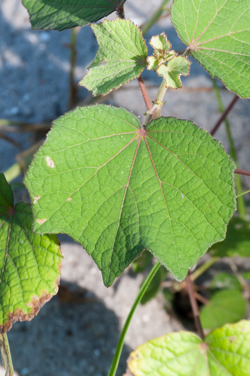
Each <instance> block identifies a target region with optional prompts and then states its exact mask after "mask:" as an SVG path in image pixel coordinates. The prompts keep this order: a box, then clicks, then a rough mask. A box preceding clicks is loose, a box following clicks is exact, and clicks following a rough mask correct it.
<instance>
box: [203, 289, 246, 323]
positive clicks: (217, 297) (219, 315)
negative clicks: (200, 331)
mask: <svg viewBox="0 0 250 376" xmlns="http://www.w3.org/2000/svg"><path fill="white" fill-rule="evenodd" d="M246 310H247V302H246V300H245V299H244V298H243V296H242V293H241V292H240V291H237V290H223V291H219V292H217V293H216V294H214V295H213V296H212V298H211V299H210V302H209V303H208V304H207V305H206V306H204V307H203V308H202V309H201V313H200V316H201V323H202V326H203V328H204V329H210V330H211V329H216V328H219V327H220V326H222V325H224V324H226V323H235V322H237V321H239V320H242V319H244V318H245V316H246Z"/></svg>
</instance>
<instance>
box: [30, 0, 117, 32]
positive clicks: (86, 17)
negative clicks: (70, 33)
mask: <svg viewBox="0 0 250 376" xmlns="http://www.w3.org/2000/svg"><path fill="white" fill-rule="evenodd" d="M123 2H124V1H122V0H70V1H69V0H23V5H24V6H25V7H26V8H27V10H28V12H29V15H30V22H31V24H32V27H33V29H36V30H37V29H47V30H48V29H49V30H50V29H55V30H64V29H69V28H72V27H75V26H85V25H88V24H89V23H91V22H96V21H98V20H100V19H101V18H103V17H106V16H108V15H109V14H110V13H113V12H114V11H115V10H117V8H118V7H119V5H121V4H122V3H123Z"/></svg>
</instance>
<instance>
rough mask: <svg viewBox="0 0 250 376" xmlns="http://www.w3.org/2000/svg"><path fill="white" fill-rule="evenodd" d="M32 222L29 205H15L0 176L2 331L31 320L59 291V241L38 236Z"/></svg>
mask: <svg viewBox="0 0 250 376" xmlns="http://www.w3.org/2000/svg"><path fill="white" fill-rule="evenodd" d="M36 199H38V198H36ZM32 221H33V217H32V213H31V208H30V205H28V204H25V203H23V202H20V203H18V204H16V205H15V206H14V199H13V194H12V191H11V188H10V186H9V184H8V183H7V181H6V180H5V178H4V175H3V174H0V270H1V273H0V274H1V276H0V332H3V331H4V332H6V331H7V330H9V329H10V328H11V326H12V324H13V323H14V322H16V321H18V320H20V321H23V320H31V319H32V318H33V317H34V316H35V315H36V314H37V313H38V312H39V310H40V308H41V307H42V306H43V305H44V304H45V303H46V302H47V301H48V300H50V299H51V298H52V296H53V295H55V294H56V293H57V290H58V283H59V278H60V268H61V259H62V255H61V251H60V244H59V241H58V239H57V237H56V236H55V235H35V234H34V233H33V232H32V229H31V226H32Z"/></svg>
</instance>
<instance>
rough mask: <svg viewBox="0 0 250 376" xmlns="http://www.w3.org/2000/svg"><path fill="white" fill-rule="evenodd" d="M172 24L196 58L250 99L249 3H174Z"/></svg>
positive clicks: (213, 0) (228, 0)
mask: <svg viewBox="0 0 250 376" xmlns="http://www.w3.org/2000/svg"><path fill="white" fill-rule="evenodd" d="M172 22H173V24H174V26H175V28H176V30H177V32H178V34H179V36H180V38H181V40H182V41H183V42H184V43H185V44H186V45H187V46H188V48H189V50H190V52H191V53H192V56H193V57H194V58H195V59H196V60H198V61H199V63H200V64H202V65H203V66H204V68H205V69H206V70H207V71H208V72H209V73H210V74H211V75H212V76H214V77H218V78H219V79H220V80H221V81H222V82H223V83H224V84H225V85H226V86H227V88H228V89H229V90H231V91H233V92H235V93H236V94H237V95H239V96H240V97H242V98H249V97H250V49H249V44H250V28H249V25H250V8H249V1H248V0H241V1H235V0H211V1H209V5H208V1H207V0H193V1H190V0H174V3H173V6H172Z"/></svg>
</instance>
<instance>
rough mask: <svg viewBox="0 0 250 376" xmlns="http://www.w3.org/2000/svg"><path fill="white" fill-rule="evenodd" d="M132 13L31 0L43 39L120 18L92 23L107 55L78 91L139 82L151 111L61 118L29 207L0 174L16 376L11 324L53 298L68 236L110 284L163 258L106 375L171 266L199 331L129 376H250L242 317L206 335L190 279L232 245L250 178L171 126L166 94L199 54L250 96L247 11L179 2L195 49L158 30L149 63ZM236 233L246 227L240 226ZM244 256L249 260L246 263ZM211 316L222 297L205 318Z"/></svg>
mask: <svg viewBox="0 0 250 376" xmlns="http://www.w3.org/2000/svg"><path fill="white" fill-rule="evenodd" d="M167 3H168V2H167V1H164V2H163V4H162V5H161V7H160V8H159V11H157V12H156V14H155V15H154V16H153V20H154V21H153V22H155V21H156V20H157V19H158V18H159V17H160V15H161V13H162V12H163V10H164V6H166V4H167ZM124 4H125V0H122V1H121V0H120V1H119V0H112V1H111V0H71V1H67V0H52V1H50V2H48V1H46V0H23V5H24V6H25V7H26V8H27V9H28V12H29V15H30V21H31V24H32V27H33V28H34V29H49V30H50V29H55V30H64V29H68V28H73V27H76V26H85V25H87V24H89V23H93V22H96V21H98V20H100V19H101V18H103V17H106V16H107V15H109V14H111V13H112V12H115V11H116V12H117V14H118V18H117V19H116V20H115V21H107V20H105V21H104V22H101V23H98V24H91V27H92V29H93V32H94V33H95V35H96V38H97V41H98V44H99V50H98V52H97V55H96V57H95V60H94V61H93V62H92V64H91V65H90V67H89V72H88V73H87V75H86V76H85V77H84V78H83V79H82V80H81V81H80V85H82V86H85V87H86V88H87V89H88V90H89V91H91V92H92V93H93V95H94V96H100V95H102V96H103V95H106V94H108V93H109V92H111V91H112V90H117V89H118V88H119V87H121V86H122V85H124V84H126V83H127V82H128V81H130V80H133V79H137V80H138V83H139V86H140V88H141V90H142V94H143V98H144V100H145V105H146V109H147V112H146V114H145V118H144V120H143V122H142V123H140V121H139V120H138V118H137V117H136V116H135V115H133V114H131V113H130V112H128V111H127V110H126V109H124V108H115V107H112V106H106V105H94V106H87V107H78V108H77V109H75V110H73V111H70V112H68V113H67V114H65V115H64V116H62V117H60V118H59V119H57V120H55V121H54V123H53V128H52V130H51V131H50V132H49V133H48V137H47V140H46V142H45V143H44V145H43V146H42V147H41V148H40V150H39V151H38V152H37V153H36V155H35V157H34V160H33V162H32V163H31V165H30V168H29V170H28V172H27V174H26V177H25V185H26V187H27V189H28V191H29V194H30V198H31V207H30V205H28V204H24V203H18V204H16V205H14V202H13V201H14V200H13V193H12V190H11V188H10V186H9V184H8V183H7V181H6V180H5V178H4V175H1V178H0V179H1V185H0V238H1V250H2V252H1V259H0V260H1V270H2V272H1V284H0V299H1V306H0V326H1V333H2V336H1V341H2V345H1V348H2V357H3V362H4V365H5V367H6V370H7V371H6V372H7V375H13V365H12V362H11V356H10V350H9V346H8V339H7V335H6V332H7V331H8V330H9V329H10V328H11V326H12V324H13V323H14V322H15V321H17V320H21V321H22V320H30V319H32V318H33V317H34V315H35V314H37V313H38V311H39V309H40V308H41V306H42V305H43V304H44V303H45V302H46V301H48V300H49V299H50V298H51V297H52V296H53V295H54V294H56V292H57V289H58V279H59V275H60V265H61V258H62V256H61V252H60V246H59V242H58V240H57V238H56V236H55V235H53V234H58V233H64V234H68V235H69V236H71V237H72V238H73V239H74V240H76V241H77V242H79V243H81V244H82V246H83V247H84V249H85V250H86V251H87V252H88V254H90V255H91V256H92V258H93V260H94V261H95V263H96V264H97V267H98V268H99V269H100V270H101V272H102V276H103V281H104V284H105V285H106V286H107V287H108V286H111V285H112V283H113V282H114V280H115V279H116V278H117V277H119V275H120V274H121V273H122V272H123V271H124V270H125V269H126V268H127V267H128V266H129V265H130V264H131V263H133V261H134V260H135V259H136V258H138V257H139V256H140V255H141V254H142V252H144V251H145V250H148V251H150V252H151V253H152V254H153V255H154V256H155V257H156V258H157V260H158V261H157V262H156V263H155V264H154V266H153V268H152V270H151V271H150V273H149V275H148V277H147V278H146V280H145V281H144V283H143V284H142V286H141V289H140V291H139V294H138V296H137V298H136V300H135V302H134V305H133V307H132V309H131V311H130V314H129V316H128V318H127V321H126V323H125V326H124V328H123V330H122V333H121V337H120V340H119V343H118V346H117V350H116V353H115V356H114V359H113V363H112V365H111V368H110V371H109V376H114V375H115V374H116V370H117V366H118V363H119V359H120V355H121V351H122V347H123V343H124V338H125V334H126V331H127V329H128V326H129V323H130V321H131V318H132V316H133V313H134V311H135V309H136V307H137V305H138V304H139V303H140V301H141V300H142V298H143V296H144V294H145V293H146V291H147V289H148V287H149V285H150V283H151V282H152V280H153V278H154V276H155V275H156V274H157V273H158V271H159V270H160V268H162V267H163V268H166V269H168V270H169V271H171V273H172V274H173V276H174V278H175V279H176V280H177V281H179V282H180V284H179V286H180V285H181V284H182V285H181V286H182V287H183V286H184V285H185V288H187V290H188V292H189V296H190V302H191V306H192V309H193V315H194V319H195V323H196V327H197V332H198V335H196V334H194V333H191V332H179V333H171V334H166V335H165V336H163V337H161V338H157V339H154V340H152V341H149V342H147V343H146V344H144V345H142V346H140V347H139V348H138V349H137V350H135V351H134V352H132V353H131V356H130V358H129V360H128V371H127V372H128V373H129V374H131V375H134V376H155V375H161V376H183V375H187V376H188V375H193V376H201V375H204V376H205V375H206V376H209V375H211V376H224V375H225V376H227V375H232V376H248V375H250V345H249V343H250V324H249V322H248V321H244V320H243V321H240V322H238V323H235V321H238V319H237V318H238V316H234V317H232V318H231V319H230V320H231V321H230V323H228V324H226V325H224V326H222V327H218V325H219V323H221V321H220V320H219V318H218V317H219V316H220V314H218V313H217V316H216V317H217V318H218V322H216V323H215V322H214V323H213V324H212V325H210V323H208V324H207V322H208V321H206V320H207V317H208V316H209V315H210V313H209V312H211V311H208V313H206V311H205V313H202V320H200V315H199V311H198V306H197V302H196V299H195V291H194V288H193V284H192V282H193V280H194V279H195V278H197V275H196V276H195V273H196V272H197V271H194V273H191V271H190V268H192V267H193V266H194V265H195V263H196V262H197V261H198V260H199V259H200V257H201V256H203V255H204V254H205V253H206V252H207V251H208V249H210V248H211V246H213V245H214V244H216V243H218V242H222V241H223V240H224V239H225V237H226V231H227V226H228V223H229V221H230V219H231V218H232V216H233V214H234V212H235V210H236V197H237V196H236V191H235V187H234V185H235V182H234V177H235V174H237V173H238V174H240V173H242V174H245V175H249V173H248V172H247V171H243V170H240V169H238V166H237V165H235V163H236V160H235V157H234V155H233V159H234V161H233V160H232V159H231V157H230V156H229V155H228V154H227V153H226V152H225V150H224V149H223V147H222V145H221V144H220V143H219V142H218V141H217V140H215V139H214V138H213V137H212V136H211V135H210V134H209V133H207V132H206V131H204V130H203V129H200V128H198V127H197V126H196V125H195V124H193V123H192V122H191V121H188V120H180V119H177V118H171V117H167V118H166V117H162V116H161V109H162V106H163V105H164V95H165V93H166V91H167V90H168V89H169V88H171V89H178V88H181V87H182V82H181V77H182V76H189V71H190V65H191V61H190V60H189V57H194V58H195V59H196V60H197V61H198V62H199V63H200V64H201V65H202V66H203V67H204V68H205V69H206V70H207V71H208V72H209V73H210V75H211V76H213V77H217V78H219V79H220V80H221V81H222V82H223V83H224V85H225V86H226V88H227V89H228V90H230V91H232V92H234V93H235V94H236V96H237V97H241V98H249V97H250V69H249V67H250V49H249V45H250V29H249V25H250V7H249V4H250V3H249V0H238V1H236V0H212V1H209V2H208V1H207V0H193V1H190V0H174V2H173V4H172V7H171V20H172V23H173V25H174V27H175V29H176V31H177V33H178V35H179V37H180V39H181V41H182V42H183V43H184V44H185V45H186V49H185V51H184V53H183V54H178V53H177V51H174V50H173V49H172V45H171V41H169V40H168V38H167V35H165V33H161V34H160V35H155V36H153V37H152V39H151V40H150V45H151V46H152V48H153V54H152V55H151V56H148V50H147V47H146V43H145V40H144V37H143V33H142V31H141V30H140V29H139V28H138V27H137V26H136V25H135V24H134V23H133V22H132V21H130V20H127V19H125V12H124ZM157 17H158V18H157ZM144 69H148V70H152V71H154V72H155V74H156V75H158V76H160V77H161V78H162V83H161V85H160V87H159V90H158V94H157V96H156V98H155V100H154V101H153V102H151V101H150V99H149V97H148V94H147V90H146V87H145V84H144V82H143V79H142V77H141V74H142V72H143V70H144ZM235 102H236V99H234V103H235ZM232 106H233V104H232V105H231V108H232ZM231 108H229V109H228V111H227V112H226V113H225V114H224V115H223V116H224V117H222V118H221V119H220V122H219V124H217V128H218V126H219V125H220V124H221V123H222V122H223V120H224V119H225V117H226V115H227V113H228V112H229V111H230V109H231ZM217 128H216V129H217ZM238 187H240V181H239V180H238V185H237V184H236V188H237V189H238ZM237 193H238V194H239V195H241V193H242V192H239V191H238V192H237ZM241 200H242V196H241ZM241 202H244V201H241ZM31 210H32V213H33V216H32V213H31ZM242 210H243V209H242ZM242 210H240V209H239V213H240V216H241V218H240V219H239V218H236V217H235V218H234V219H233V220H234V221H235V220H236V221H242V222H241V224H242V226H248V224H247V222H246V221H245V218H243V217H244V215H243V214H242V213H243V211H242ZM232 226H233V229H232V231H236V229H237V226H236V227H235V226H234V225H232ZM247 230H249V228H248V227H247ZM236 232H237V231H236ZM245 233H246V232H244V236H245ZM46 234H52V235H46ZM235 236H239V237H240V236H241V233H240V232H239V231H238V232H237V234H236V235H235ZM248 244H249V243H248ZM243 248H244V247H243ZM213 249H214V252H215V254H214V258H216V259H218V258H219V257H224V256H229V257H231V256H233V255H235V253H236V254H237V252H238V251H237V250H238V247H237V245H232V243H230V242H228V243H226V242H223V243H219V244H216V245H215V246H214V247H213ZM235 249H236V251H235ZM245 249H246V248H244V251H245ZM242 252H243V251H242ZM247 252H248V253H247ZM239 253H240V251H239ZM245 253H246V254H244V252H243V253H242V254H240V255H242V256H243V255H244V256H247V255H249V251H246V252H245ZM215 261H216V260H213V262H215ZM213 262H211V263H210V264H209V266H210V265H212V263H213ZM159 283H160V282H159ZM239 294H240V297H239ZM234 297H235V299H236V298H237V299H238V300H237V299H236V300H235V302H241V303H239V304H241V305H242V304H243V306H244V307H243V309H242V310H241V314H240V315H242V314H243V317H244V315H245V311H246V302H245V300H244V298H243V297H242V295H241V293H239V292H238V295H237V297H236V296H235V295H234ZM221 299H222V297H221V298H219V299H217V301H220V300H221ZM224 299H225V297H224ZM227 299H230V298H227ZM215 300H216V299H215ZM242 300H243V302H242ZM227 301H228V300H227ZM213 304H214V306H215V307H217V304H219V303H213ZM236 305H237V303H236ZM211 306H212V301H211V302H210V307H205V308H206V309H210V310H211ZM213 312H214V311H213ZM240 318H241V316H240ZM240 318H239V319H240ZM203 323H204V324H205V329H214V328H216V329H215V330H214V331H212V332H211V333H209V334H208V335H207V336H205V335H204V331H203V327H202V324H203ZM124 371H125V370H124Z"/></svg>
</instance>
